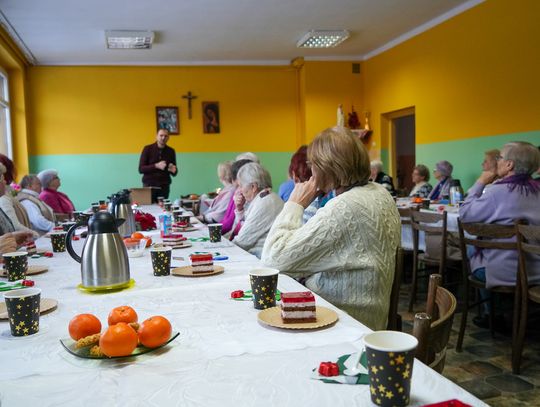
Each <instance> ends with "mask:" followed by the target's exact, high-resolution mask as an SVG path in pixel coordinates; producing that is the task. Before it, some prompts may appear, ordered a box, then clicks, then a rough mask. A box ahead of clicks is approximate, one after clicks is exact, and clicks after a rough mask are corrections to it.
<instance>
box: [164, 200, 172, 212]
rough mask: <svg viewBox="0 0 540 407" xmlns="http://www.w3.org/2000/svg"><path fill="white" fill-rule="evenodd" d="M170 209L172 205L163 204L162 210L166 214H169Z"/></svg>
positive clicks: (168, 203)
mask: <svg viewBox="0 0 540 407" xmlns="http://www.w3.org/2000/svg"><path fill="white" fill-rule="evenodd" d="M171 208H172V203H170V202H164V203H163V209H164V210H165V211H166V212H170V211H171Z"/></svg>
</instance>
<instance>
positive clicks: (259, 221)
mask: <svg viewBox="0 0 540 407" xmlns="http://www.w3.org/2000/svg"><path fill="white" fill-rule="evenodd" d="M237 182H238V185H239V187H238V190H239V191H240V194H241V195H239V196H238V197H237V198H236V200H235V204H236V212H235V224H234V225H233V229H232V234H233V236H234V237H233V240H232V241H233V243H235V244H236V245H238V246H240V247H241V248H242V249H244V250H247V251H248V252H250V253H251V254H254V255H255V256H257V257H261V252H262V248H263V245H264V241H265V239H266V235H267V234H268V231H269V230H270V227H271V226H272V223H273V222H274V219H275V218H276V216H277V215H278V213H279V212H280V211H281V208H283V201H282V200H281V198H280V197H279V196H278V195H277V194H276V193H275V192H272V190H271V188H272V179H271V178H270V174H269V173H268V171H266V170H265V169H264V168H263V167H262V166H261V165H260V164H257V163H249V164H246V165H244V166H243V167H242V168H240V171H238V176H237ZM246 205H247V208H246Z"/></svg>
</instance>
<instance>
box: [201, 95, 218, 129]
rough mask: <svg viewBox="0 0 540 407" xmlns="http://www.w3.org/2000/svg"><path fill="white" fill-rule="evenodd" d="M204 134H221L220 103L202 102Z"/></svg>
mask: <svg viewBox="0 0 540 407" xmlns="http://www.w3.org/2000/svg"><path fill="white" fill-rule="evenodd" d="M202 113H203V133H219V132H220V127H221V125H220V122H219V102H202Z"/></svg>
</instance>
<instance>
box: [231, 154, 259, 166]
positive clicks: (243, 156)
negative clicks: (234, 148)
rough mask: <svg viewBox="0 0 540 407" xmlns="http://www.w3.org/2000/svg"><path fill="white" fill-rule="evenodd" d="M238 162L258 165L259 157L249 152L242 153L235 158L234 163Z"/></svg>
mask: <svg viewBox="0 0 540 407" xmlns="http://www.w3.org/2000/svg"><path fill="white" fill-rule="evenodd" d="M240 160H249V161H253V162H254V163H259V164H260V161H259V157H257V155H256V154H255V153H252V152H250V151H247V152H245V153H242V154H238V155H237V156H236V159H235V161H240Z"/></svg>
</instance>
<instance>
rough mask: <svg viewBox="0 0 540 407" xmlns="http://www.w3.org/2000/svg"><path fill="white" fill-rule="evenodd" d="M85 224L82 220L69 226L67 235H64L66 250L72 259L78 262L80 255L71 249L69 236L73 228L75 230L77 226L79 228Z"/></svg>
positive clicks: (72, 232)
mask: <svg viewBox="0 0 540 407" xmlns="http://www.w3.org/2000/svg"><path fill="white" fill-rule="evenodd" d="M85 225H86V222H84V221H79V222H77V223H76V224H75V225H73V226H72V227H70V228H69V230H68V233H67V236H66V248H67V251H68V253H69V255H70V256H71V257H73V259H74V260H75V261H77V262H79V263H80V262H81V256H79V255H78V254H77V253H75V250H73V245H72V244H71V242H72V239H71V238H72V237H73V235H74V234H75V230H77V228H80V227H82V226H85Z"/></svg>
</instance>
